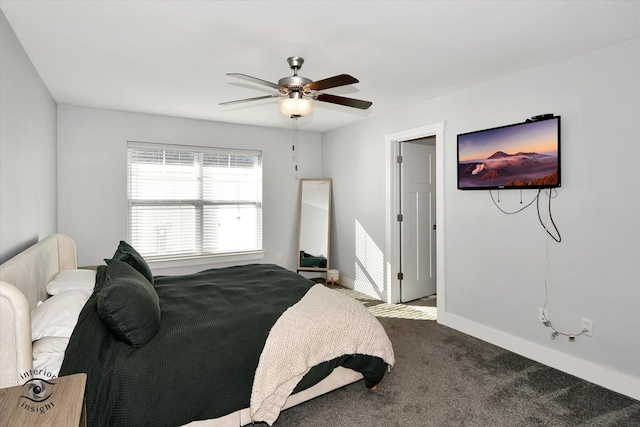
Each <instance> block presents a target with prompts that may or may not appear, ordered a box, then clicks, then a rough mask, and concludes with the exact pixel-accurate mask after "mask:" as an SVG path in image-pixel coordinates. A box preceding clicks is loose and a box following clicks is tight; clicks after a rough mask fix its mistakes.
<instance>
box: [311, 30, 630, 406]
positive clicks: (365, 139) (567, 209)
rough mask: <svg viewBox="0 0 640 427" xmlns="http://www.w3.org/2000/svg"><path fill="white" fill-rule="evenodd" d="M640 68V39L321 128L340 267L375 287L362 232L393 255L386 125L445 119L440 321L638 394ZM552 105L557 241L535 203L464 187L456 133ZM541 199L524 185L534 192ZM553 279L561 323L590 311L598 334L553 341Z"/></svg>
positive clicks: (573, 324) (389, 129)
mask: <svg viewBox="0 0 640 427" xmlns="http://www.w3.org/2000/svg"><path fill="white" fill-rule="evenodd" d="M638 76H640V39H635V40H631V41H628V42H624V43H620V44H617V45H614V46H611V47H608V48H604V49H599V50H595V51H592V52H589V53H586V54H583V55H580V56H576V57H573V58H569V59H566V60H563V61H559V62H556V63H551V64H548V65H545V66H541V67H538V68H535V69H531V70H528V71H525V72H522V73H519V74H515V75H511V76H507V77H504V78H500V79H497V80H493V81H490V82H486V83H483V84H481V85H478V86H475V87H471V88H468V89H466V90H463V91H460V92H457V93H454V94H451V95H447V96H443V97H441V98H438V99H434V100H432V101H428V102H424V103H421V104H419V105H416V106H411V107H407V108H405V109H403V110H400V111H394V112H392V113H389V114H386V115H384V116H382V117H376V118H375V120H374V119H370V120H367V121H364V122H361V123H359V124H356V125H352V126H347V127H344V128H340V129H337V130H335V131H332V132H328V133H325V134H323V138H322V146H323V151H322V155H323V165H324V166H323V174H324V175H325V176H330V177H332V178H333V184H334V186H333V188H334V218H333V224H334V227H333V230H332V232H333V234H332V249H331V253H332V255H333V256H332V258H333V260H332V266H333V267H334V268H338V269H339V270H340V273H341V276H342V278H343V279H345V280H344V281H343V282H344V283H347V284H349V285H351V286H354V287H355V288H356V289H358V288H359V287H361V290H363V291H367V283H365V282H366V280H360V278H359V277H357V275H356V273H355V271H356V264H358V263H359V262H360V260H358V259H357V257H356V245H355V240H356V238H357V237H356V235H355V234H356V233H355V229H356V227H361V228H362V231H361V233H362V234H365V235H366V237H367V238H368V239H370V246H371V247H372V248H375V247H377V248H378V250H380V251H383V252H384V251H385V248H386V241H385V239H386V235H385V226H386V224H385V221H386V219H385V212H386V211H385V208H386V203H387V201H386V200H385V197H384V194H385V185H386V182H385V180H386V178H385V167H386V164H385V162H386V161H385V154H386V151H385V135H388V134H392V133H397V132H401V131H404V130H407V129H413V128H419V127H423V126H427V125H431V124H435V123H440V122H445V123H446V128H445V136H444V145H443V146H444V147H445V149H444V164H443V165H439V166H440V167H441V168H444V170H440V173H441V176H442V177H444V181H445V182H444V188H445V190H444V193H445V194H444V197H443V199H444V201H445V206H444V218H443V219H444V220H445V221H444V224H445V229H444V236H445V253H444V257H445V266H444V273H445V278H446V279H445V280H446V282H445V284H444V286H445V289H446V292H445V295H441V297H442V299H445V306H444V307H439V310H438V311H439V322H441V323H444V324H448V325H450V326H453V327H455V328H457V329H460V330H463V331H465V332H467V333H470V334H471V335H474V336H477V337H480V338H482V339H485V340H488V341H490V342H494V343H497V344H499V345H501V346H503V347H507V348H510V349H511V350H513V351H516V352H518V353H521V354H524V355H525V356H529V357H531V358H534V359H537V360H540V361H542V362H544V363H547V364H550V365H552V366H555V367H558V368H561V369H563V370H566V371H569V372H572V373H574V374H576V375H578V376H582V377H583V378H586V379H589V380H591V381H595V382H598V383H600V384H603V385H606V386H609V387H611V388H614V389H617V390H618V391H622V392H625V393H628V394H629V393H631V394H634V393H635V394H634V396H635V397H636V398H637V399H638V398H640V357H638V355H639V354H640V339H638V331H639V330H640V310H639V308H640V262H639V260H640V180H639V178H638V169H639V168H640V163H639V159H640V127H639V126H638V123H640V79H639V78H638ZM541 113H555V114H559V115H561V116H562V188H560V189H559V190H558V197H557V198H556V199H554V201H553V205H552V208H553V217H554V219H555V222H556V224H557V225H558V227H559V229H560V232H561V233H562V237H563V241H562V243H559V244H558V243H556V242H554V241H553V240H551V238H549V237H547V235H546V233H545V231H544V230H543V229H542V227H541V226H540V224H539V222H538V218H537V214H536V211H535V207H532V208H529V209H527V210H526V211H524V212H522V213H520V214H518V215H511V216H507V215H504V214H502V213H501V212H499V211H498V209H497V208H496V207H495V206H494V205H493V203H492V201H491V199H490V196H489V194H488V192H486V191H467V192H464V191H459V190H457V188H456V156H457V153H456V135H457V134H459V133H464V132H470V131H474V130H479V129H484V128H490V127H495V126H501V125H507V124H511V123H517V122H522V121H524V119H526V118H527V117H530V116H533V115H537V114H541ZM356 178H357V179H356ZM534 196H535V192H533V191H531V190H529V191H524V192H523V199H524V200H525V201H529V200H531V199H532V198H533V197H534ZM500 199H501V200H502V203H501V205H502V207H503V209H506V210H516V209H518V208H519V207H520V206H521V205H520V203H519V202H520V192H519V191H501V192H500ZM544 210H545V209H544V208H543V216H545V217H546V215H544ZM358 224H359V225H358ZM388 257H389V254H384V257H381V259H380V263H383V262H385V259H389V258H388ZM380 268H381V269H384V266H380ZM545 281H546V282H547V283H548V286H549V298H550V299H549V305H548V311H549V314H550V317H551V319H552V321H553V323H554V325H555V326H556V328H558V329H560V330H562V331H571V332H575V331H580V321H581V318H582V317H585V318H588V319H591V320H593V330H594V334H593V337H591V338H588V337H580V338H578V340H577V341H576V342H574V343H569V342H568V340H567V339H566V338H563V339H557V340H554V341H552V340H550V333H551V331H550V329H548V328H545V327H543V326H542V325H541V324H540V323H538V321H537V316H538V308H539V307H542V306H543V305H544V303H545ZM386 286H387V287H388V286H389V283H386ZM369 288H370V286H369ZM383 294H385V295H386V294H390V295H394V294H395V295H397V293H393V292H388V289H385V290H384V292H383ZM445 296H446V298H445Z"/></svg>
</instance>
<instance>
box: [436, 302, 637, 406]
mask: <svg viewBox="0 0 640 427" xmlns="http://www.w3.org/2000/svg"><path fill="white" fill-rule="evenodd" d="M438 323H440V324H442V325H445V326H448V327H450V328H453V329H456V330H458V331H460V332H463V333H465V334H467V335H471V336H472V337H475V338H478V339H481V340H483V341H487V342H489V343H491V344H494V345H497V346H498V347H502V348H504V349H506V350H509V351H512V352H514V353H516V354H519V355H521V356H524V357H527V358H529V359H532V360H535V361H536V362H540V363H542V364H544V365H547V366H550V367H552V368H555V369H558V370H560V371H563V372H566V373H568V374H571V375H574V376H576V377H578V378H581V379H583V380H586V381H589V382H592V383H594V384H598V385H599V386H602V387H605V388H608V389H609V390H613V391H615V392H617V393H621V394H624V395H626V396H629V397H631V398H633V399H636V400H640V379H638V378H634V377H630V376H628V375H624V374H621V373H619V372H616V371H611V370H609V369H607V368H603V367H601V366H598V365H596V364H593V363H590V362H587V361H584V360H581V359H578V358H575V357H573V356H570V355H568V354H565V353H562V352H559V351H556V350H553V349H550V348H548V347H545V346H542V345H540V344H536V343H534V342H531V341H527V340H524V339H522V338H518V337H516V336H513V335H509V334H506V333H504V332H501V331H498V330H496V329H492V328H489V327H486V326H483V325H480V324H478V323H475V322H472V321H470V320H468V319H465V318H462V317H459V316H456V315H453V314H448V313H442V314H441V313H438Z"/></svg>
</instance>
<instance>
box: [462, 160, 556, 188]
mask: <svg viewBox="0 0 640 427" xmlns="http://www.w3.org/2000/svg"><path fill="white" fill-rule="evenodd" d="M458 176H459V183H460V186H461V187H514V186H518V187H523V186H532V187H533V186H535V187H540V186H543V187H553V186H556V185H558V158H557V157H556V156H552V155H549V154H539V153H516V154H507V153H505V152H502V151H496V152H495V153H494V154H492V155H491V156H489V157H488V158H486V159H484V160H481V161H473V162H469V163H461V164H459V165H458Z"/></svg>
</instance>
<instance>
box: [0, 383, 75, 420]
mask: <svg viewBox="0 0 640 427" xmlns="http://www.w3.org/2000/svg"><path fill="white" fill-rule="evenodd" d="M86 382H87V374H74V375H69V376H65V377H60V378H54V379H52V380H46V381H41V382H40V383H36V382H35V381H34V380H31V381H29V382H27V383H26V384H24V385H19V386H15V387H9V388H3V389H0V426H2V427H4V426H61V427H67V426H81V427H86V425H87V414H86V406H85V400H84V387H85V384H86Z"/></svg>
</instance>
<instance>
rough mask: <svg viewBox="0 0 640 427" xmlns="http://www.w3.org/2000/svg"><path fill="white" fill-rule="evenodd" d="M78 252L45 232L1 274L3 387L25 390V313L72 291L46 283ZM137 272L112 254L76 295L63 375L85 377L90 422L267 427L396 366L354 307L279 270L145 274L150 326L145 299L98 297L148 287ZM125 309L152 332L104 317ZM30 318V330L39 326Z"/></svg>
mask: <svg viewBox="0 0 640 427" xmlns="http://www.w3.org/2000/svg"><path fill="white" fill-rule="evenodd" d="M121 243H124V242H121ZM118 250H120V247H119V248H118ZM75 251H76V249H75V244H74V242H73V240H72V239H71V238H69V237H68V236H64V235H60V234H57V235H51V236H49V237H47V238H45V239H43V240H42V241H41V242H39V243H37V244H36V245H34V246H32V247H31V248H29V249H27V250H25V251H24V252H23V253H21V254H19V255H17V256H16V257H14V258H12V259H11V260H9V261H7V262H6V263H4V264H2V266H0V280H1V282H0V316H1V318H0V320H1V322H0V337H1V338H0V340H1V343H0V344H1V345H0V361H1V362H2V363H1V368H0V386H1V387H8V386H13V385H18V384H22V383H24V382H25V373H32V372H33V371H34V365H35V364H36V361H37V362H38V363H40V360H41V357H40V356H36V350H37V349H38V348H42V347H43V345H41V343H42V341H46V339H45V338H48V337H41V336H40V335H38V336H36V335H35V334H36V332H34V330H32V325H31V319H32V312H34V313H36V312H38V311H39V307H41V306H38V302H39V301H45V303H46V304H49V303H50V302H52V301H54V299H55V298H58V297H60V296H68V295H71V294H72V292H71V291H65V292H63V293H59V294H57V292H58V291H56V295H55V296H54V297H52V298H49V295H48V292H47V285H49V286H51V283H55V282H56V280H54V279H56V278H57V277H59V276H60V275H61V274H63V273H72V272H75V271H77V270H76V269H77V261H76V252H75ZM116 254H118V251H116ZM134 264H135V263H131V262H127V260H126V259H116V257H115V255H114V258H113V259H111V260H109V261H108V262H107V264H106V265H104V266H100V267H98V269H97V271H96V272H95V273H94V274H95V283H94V284H95V288H94V289H91V290H89V291H86V290H82V291H79V290H78V291H77V290H75V289H74V292H76V293H77V294H83V293H86V295H87V300H86V303H84V304H82V309H81V312H80V315H79V317H78V321H77V325H75V326H74V328H73V331H72V332H71V336H70V337H69V338H65V339H66V340H67V343H68V344H66V343H65V346H66V353H65V354H64V361H63V362H62V365H61V368H60V375H66V374H72V373H75V372H86V373H87V374H88V380H87V410H88V415H89V425H118V424H122V423H123V422H124V420H126V424H127V425H131V426H135V425H158V426H159V425H191V426H242V425H246V424H249V423H252V422H254V421H265V422H267V423H268V424H270V425H271V424H272V423H273V422H274V421H275V419H277V416H278V414H279V412H280V411H281V410H284V409H286V408H288V407H291V406H294V405H297V404H299V403H302V402H304V401H306V400H309V399H311V398H314V397H316V396H319V395H321V394H324V393H326V392H329V391H331V390H334V389H337V388H340V387H342V386H344V385H346V384H350V383H352V382H355V381H358V380H362V379H363V377H364V381H363V382H364V383H365V385H366V386H367V387H369V388H372V387H375V386H377V383H378V382H379V381H380V380H381V379H382V376H383V375H384V372H385V370H387V369H389V368H390V367H391V366H393V363H394V359H393V357H394V356H393V350H392V348H391V344H390V342H389V340H388V337H387V336H386V334H385V333H384V329H382V326H381V325H380V324H379V322H378V321H377V320H376V319H375V318H373V316H371V315H370V314H369V313H368V312H367V311H366V310H365V309H363V308H362V305H361V304H360V303H358V302H357V301H354V300H351V299H350V298H347V297H344V296H342V295H341V294H339V293H337V292H335V291H331V290H329V289H327V288H324V287H323V286H322V285H316V284H314V283H313V282H311V281H309V280H307V279H304V278H302V276H299V275H297V274H296V273H293V272H290V271H288V270H285V269H283V268H281V267H278V266H275V265H269V264H253V265H249V266H238V267H231V268H226V269H212V270H208V271H204V272H201V273H198V274H196V275H189V276H177V277H170V276H156V277H153V276H151V278H150V279H151V280H153V282H154V283H153V284H152V285H151V286H152V291H149V290H148V287H147V288H145V289H146V291H145V292H147V291H149V292H150V293H151V294H153V295H156V296H154V298H157V301H158V302H157V306H158V307H159V312H158V313H159V314H158V316H159V318H158V319H156V318H155V314H153V315H148V314H144V313H146V309H145V307H146V305H145V304H147V303H146V302H145V301H146V300H140V301H142V302H137V301H138V300H136V299H135V298H138V297H137V296H136V297H135V298H134V299H131V301H136V303H135V304H133V305H134V306H135V307H136V310H130V309H129V308H127V307H124V306H122V307H118V306H117V304H116V303H113V304H112V299H111V298H112V297H109V298H110V299H106V297H105V295H107V294H108V293H105V290H108V291H109V292H111V295H117V294H118V293H117V292H120V291H115V290H114V289H121V290H122V289H124V291H123V292H125V291H126V292H130V289H131V286H132V285H130V283H137V282H135V280H140V281H144V280H143V279H140V277H142V276H144V275H145V274H144V273H145V272H144V271H142V272H141V271H140V269H137V268H133V269H132V268H130V267H131V266H132V265H134ZM131 270H133V272H131ZM148 273H150V271H149V272H147V274H148ZM138 276H140V277H138ZM123 277H124V279H123ZM127 280H129V282H127ZM131 280H133V282H131ZM114 283H118V284H123V283H124V284H125V285H126V286H122V287H120V288H118V287H117V286H116V285H114ZM145 286H146V285H145ZM135 289H142V288H135ZM256 291H257V292H256ZM124 295H125V296H126V295H127V294H126V293H125V294H124ZM126 298H127V300H128V299H130V298H131V297H130V296H126ZM145 298H146V297H145ZM267 298H268V299H267ZM116 301H117V299H116ZM222 301H226V302H229V303H230V305H226V303H225V304H223V303H222ZM267 301H269V302H267ZM107 302H108V303H109V304H107ZM246 304H248V305H246ZM42 305H45V304H42ZM112 305H116V310H115V311H114V309H113V307H112ZM131 305H132V304H129V306H131ZM261 305H262V306H265V307H266V311H265V310H262V309H261V308H259V307H260V306H261ZM105 307H106V308H105ZM123 307H124V309H125V310H129V313H128V315H129V316H133V318H135V320H136V322H137V321H138V320H139V319H137V318H138V317H140V318H142V319H143V321H142V323H144V322H147V323H151V324H152V329H153V328H154V327H155V328H156V331H155V332H153V333H147V332H146V331H147V329H148V325H147V324H146V323H145V324H144V327H143V328H138V329H135V328H133V330H134V332H135V333H133V334H132V333H131V330H127V328H126V327H125V328H122V325H121V323H122V322H120V321H121V320H122V319H121V318H120V317H117V316H115V315H114V316H115V317H116V320H117V321H114V322H113V323H114V324H110V323H109V321H111V320H113V319H111V318H109V317H108V316H107V318H105V317H104V311H105V310H107V311H109V310H111V312H110V313H111V314H112V315H113V314H114V313H115V314H118V316H120V315H121V314H122V313H123V312H118V311H117V309H123ZM150 307H151V308H150V311H151V312H152V313H155V311H154V310H155V308H154V307H155V306H154V305H153V304H151V305H150ZM361 309H362V310H361ZM253 312H256V313H257V314H256V316H257V317H255V318H252V316H254V314H253ZM258 312H259V313H258ZM125 318H126V316H125ZM34 319H35V320H34V325H33V328H36V326H37V325H38V324H40V323H42V319H41V318H40V317H38V316H35V317H34ZM234 319H235V320H234ZM238 319H241V320H240V323H239V324H238V323H236V324H234V323H233V322H237V321H238ZM156 320H159V322H156ZM118 322H120V323H118ZM125 323H126V322H125ZM156 323H159V324H158V325H156V326H153V324H156ZM212 324H222V327H223V329H221V330H220V329H213V326H212ZM114 325H115V326H114ZM118 325H120V326H118ZM171 325H173V326H171ZM234 325H235V326H234ZM218 326H220V325H217V326H216V327H218ZM119 327H120V329H118V328H119ZM114 328H115V331H114ZM224 328H227V329H226V330H225V329H224ZM231 330H233V332H230V331H231ZM140 331H142V333H140ZM254 332H255V334H254ZM119 334H122V336H119ZM145 334H146V335H145ZM252 334H253V335H252ZM45 335H46V334H45ZM32 336H33V338H34V339H35V341H32ZM176 337H177V341H169V340H170V339H172V340H173V339H175V338H176ZM197 337H199V339H198V338H197ZM38 338H40V339H38ZM56 339H57V338H56ZM60 341H61V340H59V339H57V341H56V342H57V343H59V342H60ZM216 346H218V347H216ZM249 348H251V350H249ZM38 354H39V353H38ZM38 357H40V358H38ZM36 359H37V360H36ZM242 372H245V373H244V374H243V373H242ZM40 373H41V374H42V373H44V375H51V373H49V372H47V371H46V370H43V369H40ZM247 390H248V391H247Z"/></svg>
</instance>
